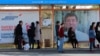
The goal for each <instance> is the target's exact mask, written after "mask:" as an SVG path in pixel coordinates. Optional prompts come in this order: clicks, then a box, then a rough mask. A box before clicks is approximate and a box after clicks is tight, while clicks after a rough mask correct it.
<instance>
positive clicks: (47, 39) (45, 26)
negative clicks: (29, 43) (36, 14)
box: [41, 11, 53, 47]
mask: <svg viewBox="0 0 100 56" xmlns="http://www.w3.org/2000/svg"><path fill="white" fill-rule="evenodd" d="M41 17H42V18H41V19H42V28H41V29H42V39H43V43H44V45H43V46H44V47H52V45H53V34H52V33H53V29H52V11H42V12H41Z"/></svg>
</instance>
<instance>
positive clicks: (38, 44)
mask: <svg viewBox="0 0 100 56" xmlns="http://www.w3.org/2000/svg"><path fill="white" fill-rule="evenodd" d="M37 48H40V41H39V40H37Z"/></svg>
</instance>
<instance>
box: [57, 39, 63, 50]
mask: <svg viewBox="0 0 100 56" xmlns="http://www.w3.org/2000/svg"><path fill="white" fill-rule="evenodd" d="M58 44H59V48H58V51H63V44H64V38H63V37H62V38H59V43H58Z"/></svg>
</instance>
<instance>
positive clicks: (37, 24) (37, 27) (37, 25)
mask: <svg viewBox="0 0 100 56" xmlns="http://www.w3.org/2000/svg"><path fill="white" fill-rule="evenodd" d="M35 32H36V38H35V39H36V41H37V49H40V37H41V29H40V25H39V22H38V21H37V22H36V31H35Z"/></svg>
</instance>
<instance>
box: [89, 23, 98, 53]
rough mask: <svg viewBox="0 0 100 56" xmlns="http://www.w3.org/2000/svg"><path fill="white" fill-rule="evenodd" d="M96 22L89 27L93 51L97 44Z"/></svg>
mask: <svg viewBox="0 0 100 56" xmlns="http://www.w3.org/2000/svg"><path fill="white" fill-rule="evenodd" d="M94 24H95V23H92V25H91V26H90V29H89V41H90V51H92V48H93V47H94V46H95V44H94V43H95V35H96V34H95V27H94Z"/></svg>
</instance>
